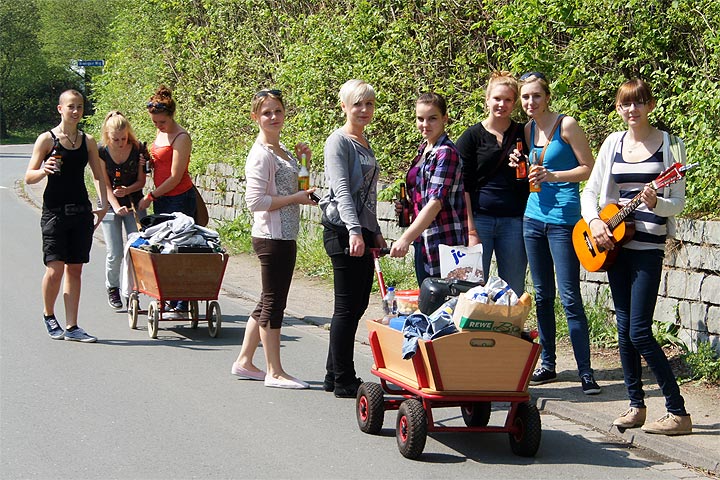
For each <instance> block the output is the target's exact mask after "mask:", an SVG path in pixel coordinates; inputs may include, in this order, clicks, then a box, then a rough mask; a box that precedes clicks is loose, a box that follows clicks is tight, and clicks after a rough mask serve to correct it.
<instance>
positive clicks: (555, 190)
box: [525, 120, 580, 225]
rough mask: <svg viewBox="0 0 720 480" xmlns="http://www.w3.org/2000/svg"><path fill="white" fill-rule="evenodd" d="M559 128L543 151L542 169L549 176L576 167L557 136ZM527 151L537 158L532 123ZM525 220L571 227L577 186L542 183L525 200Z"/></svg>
mask: <svg viewBox="0 0 720 480" xmlns="http://www.w3.org/2000/svg"><path fill="white" fill-rule="evenodd" d="M561 129H562V124H561V125H559V126H558V128H557V129H556V130H555V133H554V134H553V137H552V139H551V140H550V144H549V145H548V147H547V150H546V151H545V157H544V158H543V165H544V166H545V168H547V169H548V171H550V172H562V171H565V170H571V169H573V168H575V167H577V166H578V165H580V164H579V163H578V161H577V158H576V157H575V152H573V150H572V147H570V144H568V143H566V142H565V140H563V139H562V136H561ZM530 148H531V149H532V150H534V151H535V152H536V155H537V156H538V157H539V156H540V154H541V153H542V149H543V147H542V146H540V147H538V146H537V145H535V121H534V120H533V121H532V124H531V127H530ZM525 216H526V217H529V218H532V219H534V220H538V221H540V222H544V223H551V224H554V225H574V224H576V223H577V221H578V220H580V186H579V183H577V182H543V183H542V189H541V190H540V191H539V192H531V193H530V196H529V197H528V202H527V207H526V208H525Z"/></svg>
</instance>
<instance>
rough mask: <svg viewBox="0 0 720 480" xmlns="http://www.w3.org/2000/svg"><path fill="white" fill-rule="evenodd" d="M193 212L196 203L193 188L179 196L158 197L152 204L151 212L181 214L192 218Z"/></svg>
mask: <svg viewBox="0 0 720 480" xmlns="http://www.w3.org/2000/svg"><path fill="white" fill-rule="evenodd" d="M195 210H197V201H196V199H195V189H194V188H191V189H190V190H188V191H187V192H183V193H181V194H180V195H173V196H167V195H166V196H163V197H160V198H158V199H157V200H155V201H154V202H153V211H154V212H155V213H173V212H181V213H184V214H185V215H187V216H189V217H194V216H195Z"/></svg>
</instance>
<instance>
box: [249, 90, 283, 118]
mask: <svg viewBox="0 0 720 480" xmlns="http://www.w3.org/2000/svg"><path fill="white" fill-rule="evenodd" d="M268 98H273V99H275V100H277V101H278V102H280V105H281V106H282V108H283V110H285V102H284V101H283V97H282V92H280V90H270V89H267V88H264V89H262V90H260V91H259V92H257V93H256V94H255V95H253V99H252V102H251V103H250V113H252V114H253V115H257V114H258V113H260V109H261V108H262V106H263V103H265V100H267V99H268Z"/></svg>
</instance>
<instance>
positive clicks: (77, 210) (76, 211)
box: [47, 203, 92, 216]
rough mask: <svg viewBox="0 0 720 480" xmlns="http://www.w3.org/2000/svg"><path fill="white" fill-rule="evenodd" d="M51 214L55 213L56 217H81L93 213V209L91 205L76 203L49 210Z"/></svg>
mask: <svg viewBox="0 0 720 480" xmlns="http://www.w3.org/2000/svg"><path fill="white" fill-rule="evenodd" d="M47 210H48V211H49V212H51V213H54V214H55V215H66V216H71V215H80V214H81V213H90V212H92V209H91V208H90V206H89V205H77V204H74V203H68V204H65V205H63V206H62V207H57V208H48V209H47Z"/></svg>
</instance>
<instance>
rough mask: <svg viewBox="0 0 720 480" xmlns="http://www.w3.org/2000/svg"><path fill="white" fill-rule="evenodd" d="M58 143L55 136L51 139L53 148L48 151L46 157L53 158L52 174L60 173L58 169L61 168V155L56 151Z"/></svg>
mask: <svg viewBox="0 0 720 480" xmlns="http://www.w3.org/2000/svg"><path fill="white" fill-rule="evenodd" d="M59 143H60V141H59V140H58V139H57V138H56V139H54V140H53V148H52V150H51V151H50V155H48V158H52V159H53V160H55V168H54V170H55V171H54V172H53V175H60V173H61V172H60V169H61V168H62V155H60V152H58V144H59Z"/></svg>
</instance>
